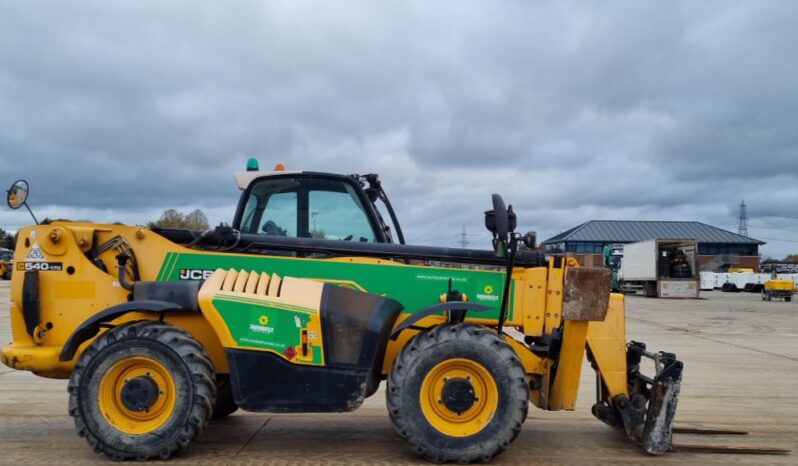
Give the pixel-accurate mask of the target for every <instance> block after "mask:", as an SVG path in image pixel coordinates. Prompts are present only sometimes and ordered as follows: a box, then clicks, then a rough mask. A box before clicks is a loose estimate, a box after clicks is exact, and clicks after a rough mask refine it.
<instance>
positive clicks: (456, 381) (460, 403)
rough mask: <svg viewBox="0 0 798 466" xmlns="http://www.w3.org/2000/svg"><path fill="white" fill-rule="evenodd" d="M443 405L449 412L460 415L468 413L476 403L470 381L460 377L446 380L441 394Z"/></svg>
mask: <svg viewBox="0 0 798 466" xmlns="http://www.w3.org/2000/svg"><path fill="white" fill-rule="evenodd" d="M441 400H442V401H443V405H444V406H446V407H447V408H448V409H449V410H451V411H453V412H455V413H457V414H462V413H464V412H466V411H468V410H469V409H470V408H471V407H472V406H474V403H475V402H476V401H477V397H476V395H475V394H474V387H473V386H472V385H471V381H470V380H468V379H464V378H462V377H457V378H453V379H449V380H447V381H446V382H445V383H444V385H443V393H442V394H441Z"/></svg>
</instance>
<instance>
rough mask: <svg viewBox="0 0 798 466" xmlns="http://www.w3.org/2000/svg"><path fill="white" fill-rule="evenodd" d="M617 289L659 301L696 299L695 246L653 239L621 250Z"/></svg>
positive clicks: (688, 242) (683, 241)
mask: <svg viewBox="0 0 798 466" xmlns="http://www.w3.org/2000/svg"><path fill="white" fill-rule="evenodd" d="M618 275H619V277H620V278H619V282H620V289H621V291H622V292H625V293H638V294H643V295H645V296H651V297H654V296H656V297H660V298H698V296H699V293H700V286H699V274H698V243H697V242H696V240H694V239H652V240H647V241H640V242H638V243H631V244H626V245H624V247H623V259H622V260H621V267H620V270H619V273H618Z"/></svg>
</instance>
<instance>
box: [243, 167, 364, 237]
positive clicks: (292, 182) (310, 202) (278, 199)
mask: <svg viewBox="0 0 798 466" xmlns="http://www.w3.org/2000/svg"><path fill="white" fill-rule="evenodd" d="M239 229H240V230H241V232H242V233H251V234H264V235H273V236H289V237H296V238H316V239H329V240H345V241H361V242H376V234H375V230H374V228H373V226H372V224H371V222H370V221H369V216H368V214H367V213H366V210H365V209H364V207H363V203H362V202H361V200H360V197H359V196H358V193H357V191H356V188H355V187H354V186H353V185H352V184H350V183H347V182H345V181H342V180H335V179H326V178H311V177H298V178H290V177H289V178H283V177H280V178H272V179H269V178H264V179H261V180H257V181H255V182H254V185H253V186H252V188H251V189H250V193H249V196H248V198H247V203H246V205H245V207H244V211H243V213H242V216H241V223H240V228H239Z"/></svg>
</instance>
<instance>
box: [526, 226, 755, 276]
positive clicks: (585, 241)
mask: <svg viewBox="0 0 798 466" xmlns="http://www.w3.org/2000/svg"><path fill="white" fill-rule="evenodd" d="M649 239H695V240H697V241H698V254H699V266H700V268H701V270H722V269H724V268H728V267H742V268H753V269H754V270H756V271H759V246H761V245H763V244H765V242H764V241H759V240H758V239H754V238H749V237H747V236H742V235H738V234H737V233H732V232H731V231H727V230H724V229H722V228H718V227H713V226H711V225H707V224H706V223H701V222H662V221H643V220H641V221H637V220H591V221H588V222H585V223H583V224H581V225H577V226H575V227H573V228H571V229H570V230H566V231H564V232H562V233H560V234H559V235H556V236H553V237H551V238H549V239H547V240H546V241H543V243H541V245H542V246H543V247H544V248H545V251H546V253H548V254H562V255H568V256H574V257H576V259H577V260H579V263H580V264H582V265H585V266H588V267H590V266H594V267H595V266H600V265H602V263H603V256H602V251H603V249H604V246H605V245H616V244H626V243H635V242H637V241H645V240H649Z"/></svg>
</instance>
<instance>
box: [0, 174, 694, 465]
mask: <svg viewBox="0 0 798 466" xmlns="http://www.w3.org/2000/svg"><path fill="white" fill-rule="evenodd" d="M279 168H282V167H279ZM235 176H236V180H237V183H238V186H239V187H240V188H241V189H242V190H243V194H242V196H241V199H240V202H239V204H238V209H237V211H236V213H235V217H234V219H233V221H232V224H231V225H230V226H224V225H223V226H220V227H217V228H215V229H213V230H210V231H188V230H170V229H148V228H143V227H137V226H125V225H118V224H94V223H86V222H72V221H53V222H51V223H49V224H46V225H45V224H42V225H32V226H27V227H24V228H21V229H20V230H19V232H18V238H17V242H16V250H15V252H14V259H15V273H14V275H13V278H12V284H11V309H10V316H11V327H12V332H13V342H11V343H10V344H9V345H8V346H6V347H4V348H2V350H0V355H1V356H2V362H3V363H4V364H6V365H8V366H9V367H12V368H15V369H19V370H27V371H31V372H33V373H35V374H37V375H39V376H42V377H52V378H68V379H69V389H68V391H69V414H70V416H72V417H73V418H74V421H75V427H76V429H77V432H78V434H79V435H80V436H81V437H84V438H86V440H87V441H88V443H89V445H91V447H92V448H93V449H95V451H98V452H102V453H104V454H106V455H108V456H109V457H111V458H114V459H139V460H145V459H149V458H163V459H165V458H168V457H170V456H171V455H172V454H175V453H177V452H180V451H183V450H185V449H186V448H188V447H189V445H191V443H192V442H193V441H194V440H195V439H196V438H197V436H198V435H199V434H200V432H201V431H202V430H203V429H204V428H205V427H206V426H207V424H208V422H209V421H211V419H214V418H220V417H224V416H227V415H229V414H231V413H233V412H234V411H235V410H237V409H238V408H241V409H244V410H247V411H266V412H334V411H352V410H354V409H356V408H357V407H358V406H360V405H361V403H362V402H363V400H364V398H366V397H368V396H370V395H372V394H374V393H375V391H376V390H377V388H378V386H379V385H380V382H381V381H383V380H387V384H386V388H385V390H386V399H387V408H388V414H389V416H390V418H391V420H392V421H393V423H394V425H395V426H396V430H397V432H398V433H399V435H400V436H401V437H402V438H403V439H404V441H405V442H407V444H408V445H409V446H410V447H411V448H412V449H413V450H414V451H416V452H417V453H418V454H420V455H422V456H423V457H425V458H427V459H430V460H433V461H437V462H447V461H454V462H459V463H468V462H471V461H488V460H490V459H491V458H492V457H493V456H495V455H497V454H499V453H501V452H502V451H504V450H505V449H506V448H507V447H508V446H509V445H510V443H511V442H512V441H513V440H514V439H515V438H516V437H517V436H518V434H519V432H520V431H521V426H522V424H523V422H524V420H525V419H526V416H527V409H528V405H529V403H531V404H533V405H534V406H536V407H538V408H540V409H545V410H551V411H556V410H572V409H574V405H575V403H576V398H577V391H578V387H579V380H580V373H581V368H582V364H583V361H584V358H585V356H587V358H588V360H589V361H590V363H591V364H592V367H593V368H594V369H595V373H596V378H597V384H596V387H597V393H596V403H595V404H594V405H593V414H595V416H596V417H598V418H599V419H601V420H602V421H604V422H606V423H607V424H609V425H611V426H613V427H615V428H618V429H619V430H620V431H622V432H624V433H625V435H627V436H628V437H629V438H630V439H632V440H634V441H636V442H639V443H640V445H641V446H642V448H643V449H644V450H645V451H646V452H648V453H651V454H659V453H663V452H666V451H668V450H669V449H670V448H671V445H672V440H671V439H672V436H671V434H672V427H673V421H674V413H675V410H676V404H677V397H678V394H679V387H680V382H681V377H682V363H681V362H680V361H679V360H677V359H676V357H675V356H674V355H673V354H671V353H665V352H650V351H648V350H647V349H646V347H645V345H644V344H642V343H636V342H627V336H626V327H625V317H624V297H623V296H622V295H620V294H610V292H609V290H610V275H609V271H608V270H607V269H592V268H584V267H579V266H578V264H577V262H576V261H575V260H573V259H571V258H564V257H551V258H546V257H545V256H544V255H543V254H541V253H539V252H537V251H536V250H535V249H534V248H535V246H536V245H535V235H534V234H532V233H528V234H526V235H523V236H522V235H520V234H518V233H515V231H514V230H515V225H516V219H515V214H514V213H513V211H512V206H510V207H509V208H507V207H505V204H504V202H503V200H502V199H501V197H500V196H498V195H493V208H492V209H491V210H489V211H487V212H485V225H486V227H487V228H488V229H489V230H490V231H491V233H492V235H493V250H492V251H490V250H486V251H480V250H470V249H452V248H442V247H425V246H411V245H407V244H405V241H404V237H403V234H402V230H401V227H400V226H399V222H398V220H397V217H396V215H395V213H394V210H393V208H392V207H391V204H390V202H389V201H388V197H387V196H386V194H385V192H384V191H383V189H382V187H381V184H380V181H379V179H378V177H377V176H376V175H365V176H358V175H351V176H349V175H346V176H345V175H336V174H329V173H314V172H292V171H286V170H275V171H259V170H258V168H257V166H256V163H254V162H253V163H251V164H250V166H249V167H248V171H245V172H240V173H236V175H235ZM27 196H28V186H27V183H26V182H24V181H19V182H17V183H15V184H14V185H12V188H11V189H10V190H9V199H8V201H9V202H8V203H9V205H10V206H11V207H12V208H19V207H21V206H23V205H25V206H27V204H26V198H27ZM386 212H387V215H384V214H385V213H386ZM388 217H390V223H391V224H392V226H389V222H388V221H386V218H388ZM521 243H523V244H525V245H526V247H525V248H520V249H521V250H519V246H520V244H521ZM432 264H434V265H432ZM461 264H472V265H473V266H472V267H469V268H464V267H462V266H461ZM641 358H650V359H653V360H654V362H655V367H656V373H654V374H651V375H650V376H646V375H643V374H642V373H641V372H640V362H641Z"/></svg>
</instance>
